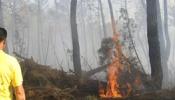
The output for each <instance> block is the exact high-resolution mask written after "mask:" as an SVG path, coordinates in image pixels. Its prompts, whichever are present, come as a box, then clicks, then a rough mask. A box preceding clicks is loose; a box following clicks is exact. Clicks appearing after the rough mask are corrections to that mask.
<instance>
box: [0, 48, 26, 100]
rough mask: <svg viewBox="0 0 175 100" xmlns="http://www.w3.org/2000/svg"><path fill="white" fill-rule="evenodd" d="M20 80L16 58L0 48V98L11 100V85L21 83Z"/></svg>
mask: <svg viewBox="0 0 175 100" xmlns="http://www.w3.org/2000/svg"><path fill="white" fill-rule="evenodd" d="M22 81H23V79H22V74H21V69H20V66H19V64H18V62H17V60H16V59H15V58H14V57H11V56H9V55H7V54H6V53H4V52H3V51H2V50H0V100H12V97H13V94H12V87H17V86H19V85H21V84H22Z"/></svg>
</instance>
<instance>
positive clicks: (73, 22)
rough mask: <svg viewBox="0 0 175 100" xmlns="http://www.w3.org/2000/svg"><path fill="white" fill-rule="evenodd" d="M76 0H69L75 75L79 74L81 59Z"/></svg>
mask: <svg viewBox="0 0 175 100" xmlns="http://www.w3.org/2000/svg"><path fill="white" fill-rule="evenodd" d="M76 8H77V0H71V7H70V24H71V32H72V46H73V65H74V71H75V74H76V75H77V76H79V77H80V76H81V61H80V47H79V39H78V31H77V22H76V12H77V9H76Z"/></svg>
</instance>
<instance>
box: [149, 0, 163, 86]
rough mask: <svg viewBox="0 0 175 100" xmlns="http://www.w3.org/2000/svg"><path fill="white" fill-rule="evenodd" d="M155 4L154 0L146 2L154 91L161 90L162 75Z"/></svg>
mask: <svg viewBox="0 0 175 100" xmlns="http://www.w3.org/2000/svg"><path fill="white" fill-rule="evenodd" d="M157 3H158V2H157V1H156V0H147V32H148V34H147V36H148V44H149V57H150V64H151V76H152V80H153V82H154V84H155V89H161V86H162V78H163V74H162V67H161V55H160V43H159V36H158V20H157V19H158V16H157V14H158V13H157Z"/></svg>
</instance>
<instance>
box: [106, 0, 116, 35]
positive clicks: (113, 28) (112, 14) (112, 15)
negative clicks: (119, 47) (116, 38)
mask: <svg viewBox="0 0 175 100" xmlns="http://www.w3.org/2000/svg"><path fill="white" fill-rule="evenodd" d="M108 4H109V10H110V15H111V23H112V30H113V34H116V33H117V30H116V24H115V19H114V13H113V7H112V3H111V0H108Z"/></svg>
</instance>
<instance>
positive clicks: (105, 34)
mask: <svg viewBox="0 0 175 100" xmlns="http://www.w3.org/2000/svg"><path fill="white" fill-rule="evenodd" d="M98 2H99V5H100V14H101V18H102V26H103V33H104V36H105V37H107V32H106V24H105V18H104V12H103V5H102V1H101V0H98Z"/></svg>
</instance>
